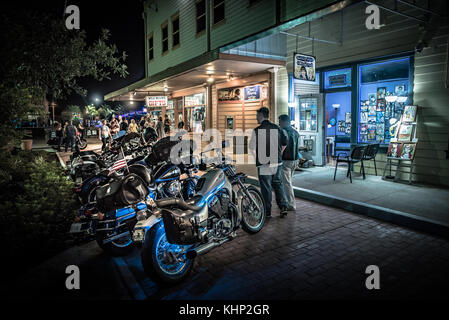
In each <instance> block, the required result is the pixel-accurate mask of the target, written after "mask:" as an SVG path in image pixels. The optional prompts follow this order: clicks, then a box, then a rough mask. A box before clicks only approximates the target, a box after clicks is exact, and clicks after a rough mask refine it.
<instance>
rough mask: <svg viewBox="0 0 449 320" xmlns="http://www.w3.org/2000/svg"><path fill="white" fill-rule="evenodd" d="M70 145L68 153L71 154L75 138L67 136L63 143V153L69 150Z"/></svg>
mask: <svg viewBox="0 0 449 320" xmlns="http://www.w3.org/2000/svg"><path fill="white" fill-rule="evenodd" d="M69 145H70V151H72V152H73V150H75V137H74V136H67V138H66V141H65V152H67V151H68V150H69Z"/></svg>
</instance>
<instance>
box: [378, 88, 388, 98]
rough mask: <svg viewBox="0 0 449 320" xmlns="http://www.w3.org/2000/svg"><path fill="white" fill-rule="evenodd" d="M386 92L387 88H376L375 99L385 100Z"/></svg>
mask: <svg viewBox="0 0 449 320" xmlns="http://www.w3.org/2000/svg"><path fill="white" fill-rule="evenodd" d="M386 92H387V88H385V87H379V88H377V99H385V94H386Z"/></svg>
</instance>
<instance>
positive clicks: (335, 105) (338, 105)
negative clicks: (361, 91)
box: [332, 103, 340, 109]
mask: <svg viewBox="0 0 449 320" xmlns="http://www.w3.org/2000/svg"><path fill="white" fill-rule="evenodd" d="M332 108H334V109H338V108H340V104H339V103H333V104H332Z"/></svg>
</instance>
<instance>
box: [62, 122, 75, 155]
mask: <svg viewBox="0 0 449 320" xmlns="http://www.w3.org/2000/svg"><path fill="white" fill-rule="evenodd" d="M65 135H66V141H65V152H67V151H68V150H69V144H70V151H72V152H73V151H74V150H76V139H75V137H76V128H75V126H74V125H73V123H70V124H69V125H68V126H66V127H65Z"/></svg>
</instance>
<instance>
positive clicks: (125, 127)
mask: <svg viewBox="0 0 449 320" xmlns="http://www.w3.org/2000/svg"><path fill="white" fill-rule="evenodd" d="M170 125H171V121H170V119H168V118H167V117H165V121H162V117H159V120H158V121H157V122H155V121H154V120H152V119H151V116H150V115H149V114H147V115H146V116H144V117H142V118H140V121H139V122H138V123H137V122H136V120H135V119H131V120H130V121H128V119H123V118H122V116H118V118H117V119H116V118H114V117H113V118H112V119H111V121H108V120H104V121H103V123H102V127H101V141H102V143H103V145H102V151H104V150H105V149H106V148H108V146H109V143H110V141H111V139H112V137H113V136H114V135H115V134H116V133H117V132H119V131H126V132H127V133H130V132H134V133H140V132H146V130H151V131H152V134H154V135H155V136H157V137H158V139H161V138H163V137H165V136H167V135H170Z"/></svg>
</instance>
